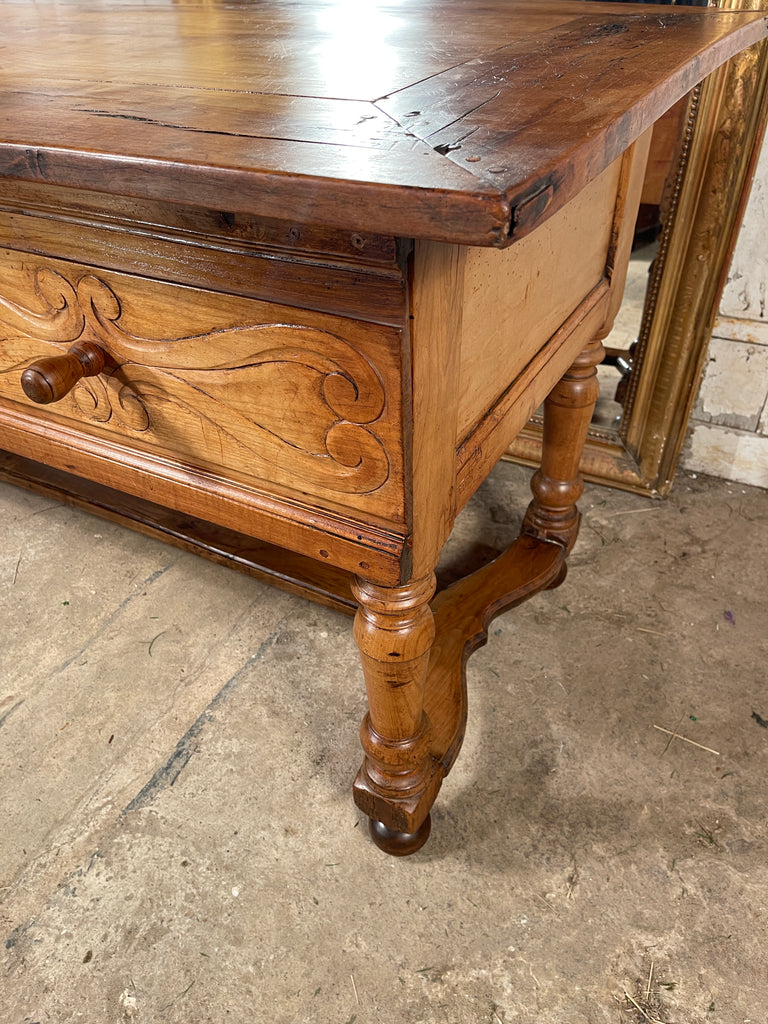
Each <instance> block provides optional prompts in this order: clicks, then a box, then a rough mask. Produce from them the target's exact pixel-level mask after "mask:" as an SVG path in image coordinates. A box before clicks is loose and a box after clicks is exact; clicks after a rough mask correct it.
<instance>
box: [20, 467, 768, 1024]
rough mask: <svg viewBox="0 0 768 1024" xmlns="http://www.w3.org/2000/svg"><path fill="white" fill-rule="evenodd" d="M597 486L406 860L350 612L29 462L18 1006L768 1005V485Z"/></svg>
mask: <svg viewBox="0 0 768 1024" xmlns="http://www.w3.org/2000/svg"><path fill="white" fill-rule="evenodd" d="M526 501H527V473H526V472H525V471H522V470H520V469H519V468H517V467H513V466H509V465H502V466H500V467H498V468H497V470H496V471H495V473H494V474H493V476H492V477H491V479H490V480H489V481H488V482H487V483H486V484H485V485H484V486H483V488H482V490H481V493H480V496H479V501H477V502H476V503H475V504H473V506H472V507H471V508H470V509H469V510H468V513H467V514H466V515H465V516H464V517H463V523H462V526H461V531H460V533H461V536H462V537H463V538H464V540H465V541H466V540H467V538H470V537H473V536H479V537H481V538H482V540H483V542H485V543H504V542H505V541H507V540H509V539H511V537H512V536H513V535H514V533H515V532H516V526H517V521H518V520H517V517H518V514H519V513H520V512H521V511H522V509H523V508H524V505H525V503H526ZM582 508H583V511H584V513H585V515H584V524H583V528H582V534H581V537H580V540H579V543H578V545H577V547H576V549H575V551H574V553H573V555H572V557H571V562H570V566H571V571H570V574H569V576H568V579H567V580H566V582H565V583H564V584H563V586H562V587H561V588H560V589H558V590H556V591H550V592H546V593H543V594H541V595H538V596H537V597H535V598H534V599H532V600H531V601H530V602H528V603H527V604H526V605H524V606H522V607H520V608H519V609H516V610H514V611H512V612H510V613H508V614H506V615H505V616H503V617H501V618H499V619H497V620H496V622H495V623H494V626H493V629H492V635H491V638H490V643H489V644H488V646H487V647H486V648H484V649H483V650H481V651H479V652H478V653H477V654H475V655H474V656H473V657H472V659H471V661H470V663H469V686H470V697H471V708H470V723H469V729H468V733H467V739H466V742H465V745H464V750H463V752H462V755H461V757H460V759H459V762H458V764H457V766H456V768H455V769H454V772H453V774H452V775H451V776H450V777H449V779H448V780H447V782H446V783H445V785H444V788H443V791H442V793H441V795H440V797H439V799H438V804H437V806H436V809H435V811H434V813H433V823H434V824H433V833H432V838H431V839H430V841H429V843H428V845H427V846H426V847H425V848H424V850H422V851H421V852H420V853H418V854H417V855H415V856H414V857H411V858H406V859H403V860H394V859H390V858H388V857H387V856H385V855H384V854H382V853H381V852H379V851H378V850H377V849H375V848H374V847H373V846H372V845H371V843H370V842H369V840H368V838H367V834H366V831H365V828H364V825H363V823H362V822H361V820H360V817H359V815H358V813H357V812H356V810H355V808H354V806H353V804H352V802H351V798H350V794H349V788H350V783H351V780H352V777H353V775H354V773H355V771H356V769H357V767H358V764H359V761H360V750H359V746H358V738H357V728H358V723H359V721H360V719H361V717H362V715H363V712H364V708H365V700H364V694H363V686H362V682H361V677H360V672H359V670H358V666H357V658H356V652H355V648H354V644H353V640H352V635H351V628H350V622H349V620H348V619H346V618H345V617H343V616H341V615H338V614H336V613H333V612H330V611H327V610H325V609H323V608H319V607H316V606H313V605H311V604H309V603H307V602H306V601H303V600H301V599H298V598H294V597H291V596H289V595H286V594H282V593H279V592H277V591H274V590H271V589H269V588H268V587H266V586H263V585H261V584H259V583H256V582H254V581H252V580H250V579H248V578H245V577H243V576H240V575H237V574H236V573H234V572H231V571H229V570H226V569H224V568H221V567H218V566H215V565H212V564H209V563H207V562H204V561H201V560H199V559H197V558H195V557H194V556H192V555H188V554H185V553H182V552H179V551H177V550H175V549H174V548H171V547H166V546H164V545H162V544H160V543H158V542H155V541H152V540H149V539H147V538H144V537H142V536H139V535H137V534H133V533H130V532H128V531H125V530H123V529H121V528H119V527H117V526H114V525H111V524H109V523H106V522H103V521H101V520H98V519H95V518H92V517H90V516H88V515H86V514H84V513H81V512H78V511H75V510H72V509H69V508H66V507H64V506H60V505H57V504H55V503H53V502H52V501H51V500H49V499H46V498H41V497H38V496H35V495H33V494H30V493H26V492H23V491H19V490H15V489H13V488H10V487H0V517H1V519H2V523H3V528H2V532H1V533H0V627H1V628H0V635H1V642H0V780H2V785H1V786H0V801H1V802H2V806H1V807H0V916H1V918H2V925H3V936H4V939H5V944H4V945H5V948H4V956H5V962H4V968H3V973H2V975H0V1021H1V1022H2V1024H34V1022H40V1024H43V1022H49V1021H54V1022H59V1021H84V1022H87V1024H112V1022H122V1021H137V1022H150V1024H154V1022H169V1024H173V1022H185V1024H204V1022H205V1024H208V1022H212V1024H220V1022H225V1021H238V1022H239V1021H248V1022H262V1021H263V1022H270V1024H272V1022H275V1024H294V1022H296V1024H299V1022H322V1024H326V1022H334V1024H335V1022H338V1024H378V1022H382V1024H420V1022H425V1024H432V1022H448V1024H463V1022H468V1024H475V1022H488V1024H499V1022H502V1024H507V1022H510V1024H511V1022H522V1024H529V1022H530V1024H534V1022H535V1024H603V1022H610V1024H620V1022H630V1024H631V1022H641V1021H657V1020H661V1021H666V1022H673V1024H700V1022H707V1024H709V1022H712V1024H746V1022H748V1021H749V1022H751V1024H765V1021H766V1020H767V1019H768V1010H766V1007H768V962H767V956H766V949H768V866H767V865H768V856H766V855H767V854H768V814H767V802H766V777H767V769H768V728H766V727H765V721H764V720H765V719H768V689H767V688H766V685H765V674H766V672H765V665H766V661H767V660H768V659H767V655H768V610H767V607H766V593H765V589H766V575H767V572H766V571H767V570H768V543H767V541H768V492H764V491H759V490H754V489H748V488H745V487H741V486H737V485H733V484H727V483H724V482H721V481H713V480H708V479H693V478H690V477H684V476H683V477H681V478H679V479H678V482H677V484H676V486H675V488H674V490H673V493H672V496H671V497H670V498H669V499H668V500H666V501H665V502H651V501H649V500H648V499H646V498H642V497H638V496H633V495H628V494H622V493H620V492H616V491H611V490H607V489H603V488H596V487H590V488H588V489H587V492H586V494H585V497H584V500H583V502H582ZM756 716H757V717H756ZM654 726H660V727H662V728H664V729H668V730H671V731H672V732H678V733H680V734H682V735H683V736H685V737H686V738H687V739H689V740H692V741H695V743H696V744H700V745H699V746H695V745H693V743H689V742H684V741H683V740H680V739H674V740H672V741H671V742H670V737H669V735H668V734H665V733H663V732H660V731H659V730H658V729H657V728H654ZM705 748H710V749H709V750H708V749H705ZM713 751H718V753H714V752H713ZM632 1000H634V1005H633V1002H632Z"/></svg>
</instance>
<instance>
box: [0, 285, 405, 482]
mask: <svg viewBox="0 0 768 1024" xmlns="http://www.w3.org/2000/svg"><path fill="white" fill-rule="evenodd" d="M29 280H30V289H31V291H32V292H33V293H34V300H33V301H32V302H31V303H30V307H29V308H27V307H25V306H23V305H21V304H19V303H18V302H16V301H12V300H11V299H8V298H5V297H3V296H2V295H0V328H2V327H6V328H10V329H11V332H12V333H11V334H10V335H9V334H8V332H7V330H6V331H2V334H4V335H5V337H1V336H0V352H2V353H3V359H2V363H3V364H4V365H3V366H0V390H1V391H2V392H3V393H5V394H10V393H11V390H12V384H13V383H17V375H18V373H19V371H21V370H23V369H24V368H25V367H26V366H27V365H29V363H30V362H32V361H33V360H34V359H35V358H37V357H39V356H40V354H41V353H40V351H39V349H37V350H36V349H33V348H32V347H31V346H30V339H34V340H36V341H40V340H45V341H47V342H51V343H53V344H56V345H57V346H58V345H61V346H68V345H71V344H72V342H73V341H76V340H77V339H78V338H88V339H91V340H93V341H95V342H96V343H97V344H99V345H100V346H101V347H102V348H104V349H105V350H106V351H107V352H108V353H109V355H110V357H111V359H112V360H113V362H114V367H115V368H114V369H113V370H112V371H111V372H110V373H109V374H108V375H106V374H105V375H102V376H101V377H93V378H87V379H83V380H82V381H80V382H79V383H78V385H77V386H76V387H75V388H74V390H73V391H72V393H71V394H70V395H69V396H67V398H66V399H64V400H63V402H62V403H61V409H62V411H64V409H65V408H66V412H67V414H68V415H74V416H76V417H77V418H79V419H87V420H89V421H91V422H92V423H95V424H97V425H99V426H108V428H109V429H110V430H116V431H118V432H120V433H124V434H127V435H129V436H130V435H141V436H142V437H143V438H144V441H145V442H146V443H149V444H154V445H157V446H158V447H161V448H164V449H166V450H169V449H170V450H172V451H174V452H176V453H179V454H180V455H182V456H183V457H185V458H189V459H197V460H202V461H204V462H208V463H210V462H217V463H220V464H221V465H223V466H227V467H232V466H235V467H236V468H239V469H244V470H245V471H247V472H249V473H251V474H254V475H257V476H258V475H263V474H264V473H266V474H267V475H270V476H273V475H274V473H275V471H276V472H277V473H278V474H281V475H283V476H290V477H291V482H292V483H294V485H295V486H298V487H299V488H300V487H301V486H302V484H303V483H307V484H313V485H319V486H322V487H324V488H328V489H330V490H334V491H337V492H340V493H348V494H366V493H370V492H371V491H374V490H377V489H378V488H379V487H381V486H382V485H383V484H384V483H385V481H386V480H387V479H388V477H389V474H390V463H389V458H388V456H387V452H386V450H385V447H384V445H383V443H382V441H381V439H380V438H379V437H378V436H377V434H376V433H375V424H376V421H377V420H378V419H379V418H380V417H381V415H382V413H383V411H384V409H385V393H384V386H383V384H382V381H381V379H380V377H379V374H378V373H377V371H376V369H375V368H374V366H373V365H372V363H371V362H370V361H369V360H368V359H367V358H366V356H364V355H363V354H362V353H361V352H359V351H358V350H357V349H356V348H355V347H354V345H353V344H352V343H350V342H349V341H347V340H345V339H344V338H343V337H340V336H339V335H337V334H335V333H332V332H331V331H328V330H321V329H319V328H315V327H308V326H305V325H301V324H295V323H252V324H247V325H244V326H240V325H237V326H222V327H220V328H219V327H217V328H216V329H214V330H210V331H208V332H206V333H199V334H195V333H190V334H181V335H180V336H177V337H142V336H140V335H138V334H135V333H132V332H131V331H130V330H128V329H127V328H126V326H125V325H124V323H123V322H122V321H123V310H122V308H121V302H120V299H119V297H118V295H117V294H116V293H115V291H113V289H112V287H111V286H110V285H109V284H107V283H106V282H105V281H103V280H101V279H100V278H98V277H96V276H94V275H93V274H85V275H83V276H82V277H80V278H79V279H78V280H77V281H76V282H75V283H71V282H70V281H68V280H67V279H66V278H65V277H64V276H63V275H62V274H60V273H57V272H55V271H53V270H51V269H49V268H44V267H36V268H34V269H33V270H32V271H31V272H30V273H29ZM180 308H181V310H182V313H181V315H182V316H183V307H180ZM177 319H178V315H177ZM3 382H4V383H3ZM13 397H14V398H18V397H19V395H18V393H17V391H16V390H13Z"/></svg>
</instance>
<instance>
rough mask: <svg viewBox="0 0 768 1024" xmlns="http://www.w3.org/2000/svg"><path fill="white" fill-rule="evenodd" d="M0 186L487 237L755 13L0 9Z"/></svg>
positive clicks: (263, 6) (675, 91)
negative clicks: (48, 187)
mask: <svg viewBox="0 0 768 1024" xmlns="http://www.w3.org/2000/svg"><path fill="white" fill-rule="evenodd" d="M0 19H2V25H3V32H2V37H1V38H0V177H6V178H11V179H23V180H29V181H38V182H44V183H49V184H59V185H67V186H75V187H79V188H86V189H93V190H96V191H101V192H109V193H115V194H122V195H128V196H136V197H143V198H154V199H162V200H167V201H171V202H181V203H190V204H196V205H203V206H207V207H211V208H213V209H223V210H228V211H232V212H247V213H251V214H256V215H265V216H270V217H277V218H285V219H289V220H298V221H311V222H314V223H318V224H327V225H331V226H335V227H342V228H349V229H351V230H355V229H364V230H366V231H369V232H371V231H373V232H385V233H388V234H395V235H403V236H406V237H424V238H432V239H437V240H442V241H451V242H463V243H468V244H475V245H491V246H505V245H508V244H510V243H511V242H512V241H514V240H515V239H516V238H518V237H520V236H522V235H523V234H525V233H527V232H528V231H530V230H531V229H532V228H533V227H535V226H537V225H538V224H539V223H541V221H542V220H544V219H545V218H546V217H547V216H549V215H550V214H551V213H552V212H554V210H556V209H557V208H559V207H560V206H561V205H563V203H565V202H567V201H568V200H569V199H570V198H571V197H572V196H573V195H575V194H576V193H577V192H579V191H580V190H581V188H583V187H584V185H585V184H586V183H587V182H588V181H590V180H591V179H592V178H593V177H595V175H597V174H598V173H599V172H600V171H601V170H602V169H603V168H604V167H606V166H607V165H608V164H609V163H610V162H611V161H612V160H613V159H615V158H616V157H617V156H619V155H620V154H621V152H623V150H624V149H625V148H626V147H627V146H628V145H629V144H631V142H632V141H634V139H636V138H637V137H638V136H639V135H640V134H641V133H642V132H643V131H644V130H645V129H646V128H647V127H649V126H650V125H651V124H653V122H654V121H655V120H656V119H657V118H658V117H659V116H660V115H661V114H662V113H663V112H664V111H665V110H666V109H667V108H668V107H669V106H671V104H672V103H674V102H675V101H676V100H678V99H679V98H680V97H681V96H682V95H684V94H685V93H686V92H687V91H688V90H689V89H690V88H692V87H693V86H694V85H695V84H696V83H697V82H699V81H700V80H701V79H702V78H703V77H705V76H706V75H707V74H708V73H709V72H710V71H712V70H713V69H714V68H716V67H717V66H718V65H719V64H721V63H723V62H724V61H725V60H726V59H728V57H729V56H731V55H733V54H734V53H736V52H738V51H740V50H741V49H744V48H745V47H747V46H748V45H751V44H752V43H754V42H755V41H757V40H759V39H760V38H762V37H763V36H764V35H765V34H766V32H767V31H768V20H767V19H766V15H765V12H750V13H744V12H739V13H734V12H721V11H716V10H711V9H702V8H680V7H668V6H667V7H661V6H659V7H656V6H647V5H632V4H616V3H614V4H608V3H606V4H603V3H592V2H579V0H388V2H380V3H379V2H375V0H260V2H257V3H256V2H253V0H144V2H141V0H135V2H132V0H63V2H62V0H0Z"/></svg>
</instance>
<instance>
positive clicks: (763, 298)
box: [681, 138, 768, 487]
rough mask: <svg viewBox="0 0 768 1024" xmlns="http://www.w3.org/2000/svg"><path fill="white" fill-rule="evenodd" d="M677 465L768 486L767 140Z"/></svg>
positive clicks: (767, 140) (729, 478) (742, 481)
mask: <svg viewBox="0 0 768 1024" xmlns="http://www.w3.org/2000/svg"><path fill="white" fill-rule="evenodd" d="M681 465H682V466H683V467H684V468H685V469H689V470H693V471H694V472H701V473H708V474H710V475H712V476H719V477H724V478H725V479H727V480H735V481H738V482H740V483H747V484H755V485H757V486H759V487H768V138H767V139H766V143H765V144H764V145H763V150H762V154H761V157H760V161H759V164H758V168H757V173H756V175H755V180H754V184H753V186H752V193H751V196H750V200H749V204H748V206H747V210H746V213H745V216H744V223H743V225H742V228H741V232H740V234H739V238H738V241H737V244H736V251H735V253H734V257H733V262H732V264H731V269H730V272H729V275H728V283H727V285H726V287H725V291H724V292H723V298H722V301H721V303H720V315H719V316H718V318H717V320H716V321H715V328H714V331H713V336H712V341H711V343H710V348H709V362H708V364H707V367H706V370H705V373H704V380H703V382H702V385H701V390H700V392H699V396H698V400H697V402H696V407H695V409H694V411H693V415H692V417H691V425H690V428H689V432H688V439H687V442H686V445H685V448H684V449H683V455H682V458H681Z"/></svg>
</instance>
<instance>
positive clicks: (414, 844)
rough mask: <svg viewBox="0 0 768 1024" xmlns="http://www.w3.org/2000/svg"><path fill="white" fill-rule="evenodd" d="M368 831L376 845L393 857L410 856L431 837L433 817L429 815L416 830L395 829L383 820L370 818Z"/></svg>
mask: <svg viewBox="0 0 768 1024" xmlns="http://www.w3.org/2000/svg"><path fill="white" fill-rule="evenodd" d="M368 831H369V832H370V833H371V838H372V839H373V841H374V843H375V844H376V846H378V848H379V849H380V850H383V851H384V853H388V854H390V856H392V857H408V856H410V854H412V853H416V851H417V850H420V849H421V848H422V846H423V845H424V843H426V841H427V839H429V833H430V832H431V831H432V819H431V817H430V816H429V815H427V816H426V818H425V819H424V821H423V822H422V823H421V825H420V826H419V828H417V829H416V831H415V832H397V831H395V829H392V828H387V826H386V825H385V824H384V823H383V822H381V821H377V820H376V819H375V818H369V819H368Z"/></svg>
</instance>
